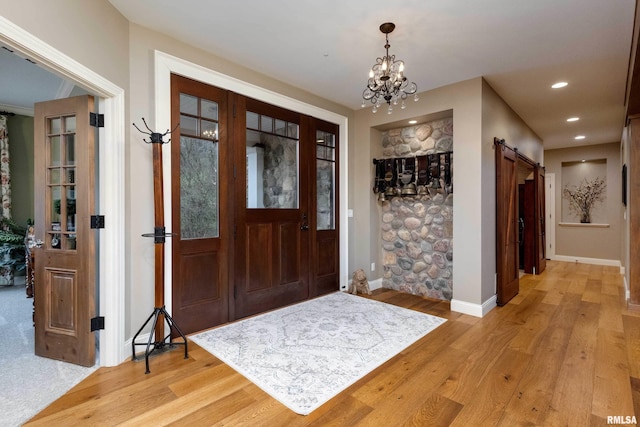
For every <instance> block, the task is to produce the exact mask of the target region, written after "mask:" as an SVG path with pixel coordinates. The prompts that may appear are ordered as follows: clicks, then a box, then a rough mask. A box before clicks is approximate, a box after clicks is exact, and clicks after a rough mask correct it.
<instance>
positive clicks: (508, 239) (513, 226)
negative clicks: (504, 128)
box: [494, 142, 520, 305]
mask: <svg viewBox="0 0 640 427" xmlns="http://www.w3.org/2000/svg"><path fill="white" fill-rule="evenodd" d="M494 148H495V152H496V156H495V157H496V234H497V238H496V264H497V265H496V270H497V276H498V277H497V286H496V288H497V289H496V291H497V303H498V305H504V304H506V303H507V302H509V300H511V298H513V297H514V296H516V295H517V294H518V291H519V287H520V282H519V271H518V258H519V257H518V202H517V198H518V191H517V161H518V157H517V155H516V152H515V151H514V150H512V149H511V148H509V147H507V146H506V145H504V143H499V142H498V143H496V144H495V146H494Z"/></svg>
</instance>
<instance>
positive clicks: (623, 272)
mask: <svg viewBox="0 0 640 427" xmlns="http://www.w3.org/2000/svg"><path fill="white" fill-rule="evenodd" d="M625 272H626V270H625V269H624V267H623V266H622V265H620V274H622V275H623V276H624V275H625Z"/></svg>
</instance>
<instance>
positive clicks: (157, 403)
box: [29, 262, 640, 427]
mask: <svg viewBox="0 0 640 427" xmlns="http://www.w3.org/2000/svg"><path fill="white" fill-rule="evenodd" d="M372 298H374V299H377V300H381V301H385V302H388V303H391V304H396V305H399V306H402V307H407V308H411V309H414V310H419V311H423V312H427V313H430V314H434V315H437V316H442V317H446V318H447V319H449V321H448V322H446V323H445V324H444V325H443V326H440V327H439V328H437V329H436V330H435V331H433V332H431V333H430V334H429V335H427V336H426V337H424V338H423V339H421V340H420V341H418V342H416V343H415V344H414V345H412V346H410V347H409V348H407V349H406V350H405V351H403V352H402V353H400V354H399V355H397V356H396V357H394V358H392V359H391V360H389V361H388V362H387V363H385V364H384V365H382V366H381V367H379V368H378V369H376V370H374V371H373V372H371V373H370V374H369V375H367V376H366V377H364V378H362V379H361V380H360V381H358V382H357V383H356V384H354V385H353V386H351V387H350V388H348V389H347V390H345V391H344V392H342V393H340V394H339V395H338V396H336V397H335V398H333V399H331V400H330V401H329V402H327V403H326V404H325V405H323V406H322V407H320V408H319V409H318V410H316V411H314V412H313V413H311V414H310V415H308V416H301V415H297V414H295V413H293V412H292V411H290V410H289V409H287V408H286V407H284V406H283V405H282V404H280V403H279V402H277V401H276V400H274V399H273V398H271V397H270V396H269V395H267V394H266V393H264V392H263V391H262V390H260V389H259V388H258V387H256V386H255V385H253V384H252V383H251V382H249V381H248V380H246V379H245V378H244V377H242V376H241V375H239V374H237V373H236V372H235V371H234V370H233V369H231V368H229V367H228V366H226V365H225V364H223V363H222V362H220V361H219V360H218V359H216V358H215V357H213V356H212V355H210V354H209V353H207V352H206V351H204V350H202V349H201V348H199V347H198V346H197V345H195V344H193V343H191V344H190V351H189V356H190V357H189V359H188V360H185V359H184V358H183V352H182V351H181V348H178V350H175V351H172V352H168V353H165V354H161V355H159V356H158V357H155V358H152V359H151V374H149V375H145V374H144V362H142V363H140V362H125V363H123V364H121V365H120V366H117V367H114V368H100V369H99V370H97V371H96V372H95V373H93V374H92V375H91V376H90V377H88V378H87V379H86V380H85V381H83V382H82V383H80V384H79V385H78V386H76V387H75V388H74V389H72V390H71V391H69V392H68V393H67V394H66V395H64V396H63V397H62V398H60V399H59V400H57V401H56V402H54V403H53V404H52V405H50V406H49V407H48V408H46V409H45V410H44V411H42V412H41V413H40V414H38V415H37V416H36V417H34V419H32V420H31V422H30V424H29V425H47V426H54V425H55V426H58V425H63V426H71V425H120V424H124V425H134V426H145V425H153V426H160V425H188V426H197V425H221V426H222V425H224V426H236V425H248V426H291V427H294V426H354V425H357V426H405V425H407V426H446V425H457V426H485V425H486V426H516V425H520V426H525V425H529V426H532V425H543V426H565V425H569V426H588V425H607V421H608V420H607V417H608V416H623V417H625V416H629V417H631V416H634V415H636V414H637V415H640V314H638V313H633V312H629V311H627V309H626V305H625V299H624V289H623V284H622V277H621V276H620V274H619V272H618V268H614V267H603V266H595V265H586V264H572V263H562V262H549V263H548V264H547V270H546V271H545V272H544V273H543V274H541V275H539V276H531V275H526V276H524V277H523V278H522V279H521V281H520V293H519V294H518V296H516V298H515V299H514V300H512V301H511V302H510V303H509V304H507V305H506V306H504V307H498V308H496V309H494V310H492V311H491V312H490V313H488V314H487V315H486V316H485V317H484V318H482V319H479V318H474V317H471V316H467V315H462V314H459V313H452V312H450V310H449V304H448V303H446V302H442V301H434V300H428V299H423V298H420V297H417V296H412V295H407V294H401V293H398V292H395V291H390V290H378V291H376V292H375V293H374V295H373V296H372Z"/></svg>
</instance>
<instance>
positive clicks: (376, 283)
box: [369, 277, 382, 291]
mask: <svg viewBox="0 0 640 427" xmlns="http://www.w3.org/2000/svg"><path fill="white" fill-rule="evenodd" d="M380 288H382V277H381V278H379V279H376V280H372V281H370V282H369V290H372V291H374V290H376V289H380Z"/></svg>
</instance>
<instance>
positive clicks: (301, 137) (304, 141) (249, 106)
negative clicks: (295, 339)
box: [233, 95, 315, 318]
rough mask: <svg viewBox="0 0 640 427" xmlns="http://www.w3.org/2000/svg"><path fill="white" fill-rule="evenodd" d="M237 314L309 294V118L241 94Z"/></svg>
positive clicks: (238, 118)
mask: <svg viewBox="0 0 640 427" xmlns="http://www.w3.org/2000/svg"><path fill="white" fill-rule="evenodd" d="M235 104H236V110H237V111H238V114H237V115H236V117H235V120H234V135H235V140H236V144H235V148H236V150H235V156H234V164H235V165H236V168H235V170H236V173H235V175H236V177H235V191H234V193H235V227H234V232H235V235H236V236H235V239H234V242H235V251H234V253H235V257H234V258H235V268H234V272H235V275H234V284H233V287H234V288H233V289H234V297H235V298H234V301H235V317H236V318H241V317H245V316H249V315H251V314H255V313H259V312H262V311H266V310H270V309H273V308H276V307H281V306H283V305H287V304H291V303H294V302H298V301H301V300H304V299H306V298H308V297H309V242H310V240H309V234H310V228H311V226H310V215H311V213H310V206H309V191H308V189H309V188H310V185H311V183H310V180H309V156H308V155H305V153H308V152H309V149H310V147H314V148H315V141H312V140H310V138H309V133H308V132H301V129H307V128H308V126H309V124H308V121H309V118H308V117H306V116H303V115H301V114H298V113H295V112H292V111H288V110H284V109H281V108H278V107H274V106H272V105H268V104H265V103H263V102H260V101H256V100H253V99H250V98H246V97H243V96H237V95H236V101H235Z"/></svg>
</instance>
